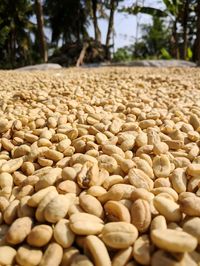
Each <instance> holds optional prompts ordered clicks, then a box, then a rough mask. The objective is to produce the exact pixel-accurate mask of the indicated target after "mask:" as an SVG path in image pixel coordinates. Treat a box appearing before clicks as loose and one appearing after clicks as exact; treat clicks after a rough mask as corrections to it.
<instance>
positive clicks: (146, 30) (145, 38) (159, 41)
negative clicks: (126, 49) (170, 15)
mask: <svg viewBox="0 0 200 266" xmlns="http://www.w3.org/2000/svg"><path fill="white" fill-rule="evenodd" d="M142 33H143V34H142V38H141V41H140V42H139V43H140V47H138V44H137V46H135V54H136V55H137V54H141V52H140V51H138V49H139V48H142V54H143V55H144V57H146V56H147V55H148V56H155V57H157V58H159V57H160V55H162V52H161V50H162V49H163V48H164V49H165V50H166V51H167V49H168V48H169V40H170V36H169V33H168V29H167V28H166V26H165V23H164V21H163V20H162V19H161V18H159V17H153V25H142Z"/></svg>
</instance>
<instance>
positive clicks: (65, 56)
mask: <svg viewBox="0 0 200 266" xmlns="http://www.w3.org/2000/svg"><path fill="white" fill-rule="evenodd" d="M157 1H158V0H155V5H154V6H155V7H153V6H152V5H151V6H147V5H146V4H145V1H143V2H144V4H138V1H136V0H132V1H129V6H125V1H123V0H117V1H116V0H57V1H51V0H43V1H42V0H1V1H0V67H1V68H15V67H18V66H24V65H27V64H34V63H39V62H47V61H49V62H59V63H61V64H63V65H71V64H72V65H75V64H76V65H80V64H82V63H83V62H84V61H86V62H96V61H104V60H120V61H121V60H133V59H135V58H140V59H143V58H165V59H169V58H176V59H179V58H180V59H185V60H193V61H195V62H199V64H200V52H199V51H200V1H198V0H162V2H163V5H164V8H163V9H160V8H158V6H157V5H156V2H157ZM119 3H120V5H119ZM116 12H123V13H125V14H129V15H132V16H137V14H139V13H142V14H148V15H150V16H151V17H152V24H140V25H139V30H140V33H141V34H140V38H139V39H137V40H136V41H135V42H133V43H132V44H131V45H130V46H129V47H127V46H126V47H124V48H120V49H119V50H118V51H116V53H115V54H114V55H112V53H111V48H112V45H113V40H112V34H113V32H114V31H115V27H116V25H115V20H114V17H115V15H116ZM99 18H104V19H105V20H106V21H107V25H108V26H107V32H106V41H105V43H102V38H101V31H102V29H101V28H100V27H99ZM90 25H92V26H93V28H94V36H95V37H94V39H93V38H91V37H90V36H89V33H88V28H89V26H90ZM47 29H48V32H50V33H51V36H49V34H48V36H47V34H46V32H47Z"/></svg>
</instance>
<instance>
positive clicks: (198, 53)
mask: <svg viewBox="0 0 200 266" xmlns="http://www.w3.org/2000/svg"><path fill="white" fill-rule="evenodd" d="M196 15H197V34H196V40H195V61H196V62H197V65H198V66H200V1H198V5H197V11H196Z"/></svg>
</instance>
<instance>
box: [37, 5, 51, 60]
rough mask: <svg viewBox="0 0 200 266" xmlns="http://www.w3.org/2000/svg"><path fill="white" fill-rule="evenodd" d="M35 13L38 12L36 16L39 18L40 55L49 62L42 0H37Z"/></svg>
mask: <svg viewBox="0 0 200 266" xmlns="http://www.w3.org/2000/svg"><path fill="white" fill-rule="evenodd" d="M35 13H36V18H37V29H38V37H39V47H40V55H41V59H42V61H43V62H47V60H48V54H47V47H46V40H45V36H44V29H43V27H44V18H43V10H42V4H41V1H40V0H35Z"/></svg>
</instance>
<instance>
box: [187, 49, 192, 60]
mask: <svg viewBox="0 0 200 266" xmlns="http://www.w3.org/2000/svg"><path fill="white" fill-rule="evenodd" d="M192 57H193V52H192V49H191V48H190V47H188V49H187V60H191V59H192Z"/></svg>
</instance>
